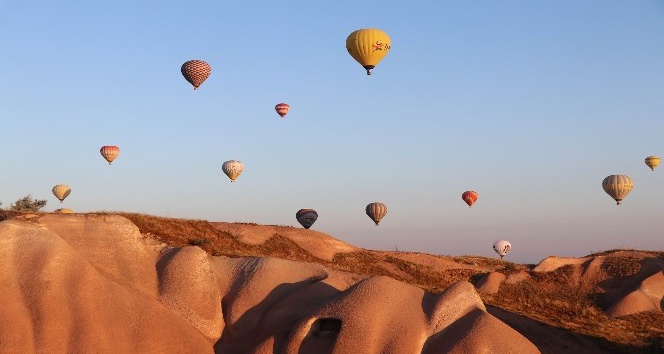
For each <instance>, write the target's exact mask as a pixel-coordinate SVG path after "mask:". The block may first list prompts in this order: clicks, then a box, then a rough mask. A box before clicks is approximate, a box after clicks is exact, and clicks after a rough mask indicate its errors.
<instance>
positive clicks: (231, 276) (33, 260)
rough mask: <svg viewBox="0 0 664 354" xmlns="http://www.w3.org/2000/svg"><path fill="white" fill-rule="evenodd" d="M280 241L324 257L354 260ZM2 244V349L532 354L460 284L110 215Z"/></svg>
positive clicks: (9, 235) (46, 221)
mask: <svg viewBox="0 0 664 354" xmlns="http://www.w3.org/2000/svg"><path fill="white" fill-rule="evenodd" d="M231 231H233V230H231ZM282 231H283V230H282ZM267 233H272V234H273V233H274V232H273V230H271V231H267ZM284 233H285V235H284V236H286V237H289V238H291V239H292V240H293V241H294V242H296V243H298V245H300V246H301V247H302V248H303V249H306V250H311V251H310V252H312V254H316V255H317V256H318V257H320V258H321V259H331V255H332V256H333V254H334V253H337V252H352V251H353V250H354V249H355V248H354V247H352V246H350V245H347V244H344V243H343V242H340V241H337V240H334V239H333V238H331V237H330V238H329V239H327V240H326V241H324V242H322V243H319V242H312V241H311V240H310V239H306V237H301V235H302V234H301V233H298V234H297V235H296V234H293V235H289V234H288V232H284ZM256 234H259V236H256V235H254V233H253V232H246V233H245V234H244V236H241V237H242V238H243V239H244V240H245V242H258V241H257V240H259V239H260V237H261V236H260V232H256ZM0 235H1V237H0V296H1V298H2V299H3V301H2V302H0V328H1V330H0V351H1V352H20V353H31V352H49V353H72V352H98V353H131V352H142V353H164V352H170V353H206V352H218V353H400V354H401V353H488V352H491V353H509V352H512V353H537V352H538V350H537V348H536V347H535V346H534V345H533V344H532V343H531V342H530V341H528V340H527V339H526V338H525V337H524V336H522V335H521V334H519V333H518V332H516V331H515V330H513V329H512V328H511V327H509V326H507V325H506V324H505V323H503V322H501V321H500V320H498V319H497V318H496V317H494V316H492V315H491V314H489V313H488V312H487V311H486V309H485V307H484V304H483V303H482V301H481V300H480V298H479V296H478V294H477V293H476V291H475V289H474V288H473V286H472V285H471V284H470V283H468V282H459V283H457V284H455V285H453V286H451V287H449V288H448V289H447V290H446V291H445V292H443V293H441V294H438V295H434V294H432V293H428V292H425V291H423V290H421V289H419V288H417V287H414V286H411V285H408V284H405V283H402V282H399V281H396V280H394V279H392V278H389V277H365V276H360V275H355V274H351V273H344V272H338V271H329V270H327V269H326V268H325V267H322V266H320V265H317V264H311V263H302V262H293V261H285V260H280V259H275V258H265V257H263V258H260V257H247V258H226V257H211V256H208V255H207V254H206V253H205V252H203V251H202V250H201V249H200V248H198V247H193V246H188V247H181V248H175V247H168V246H166V245H164V244H160V243H156V242H155V241H153V240H151V239H148V238H145V237H143V235H141V234H140V232H139V230H138V228H137V227H136V226H134V225H133V224H132V223H131V222H129V221H128V220H127V219H125V218H123V217H119V216H99V215H81V214H63V215H41V214H40V215H37V216H35V217H20V218H16V219H12V220H8V221H4V222H2V223H0ZM327 237H329V236H327ZM251 240H253V241H251ZM497 337H498V338H501V340H502V341H500V342H497V341H496V340H495V338H497ZM505 343H509V345H505Z"/></svg>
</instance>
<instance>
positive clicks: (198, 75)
mask: <svg viewBox="0 0 664 354" xmlns="http://www.w3.org/2000/svg"><path fill="white" fill-rule="evenodd" d="M180 72H182V76H184V78H185V79H186V80H187V81H189V83H190V84H192V85H194V90H198V87H199V86H201V84H203V81H205V80H207V78H208V77H209V76H210V73H211V72H212V67H210V65H209V64H208V63H206V62H204V61H202V60H189V61H187V62H185V63H184V64H182V67H181V68H180Z"/></svg>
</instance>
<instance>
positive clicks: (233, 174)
mask: <svg viewBox="0 0 664 354" xmlns="http://www.w3.org/2000/svg"><path fill="white" fill-rule="evenodd" d="M221 169H222V170H223V171H224V173H225V174H226V176H228V178H230V179H231V182H235V180H236V179H237V178H238V177H239V176H240V174H241V173H242V171H244V164H242V162H240V161H237V160H229V161H226V162H224V164H223V165H221Z"/></svg>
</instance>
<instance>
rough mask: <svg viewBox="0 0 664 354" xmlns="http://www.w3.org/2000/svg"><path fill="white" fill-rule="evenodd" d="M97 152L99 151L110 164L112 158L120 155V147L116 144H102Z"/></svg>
mask: <svg viewBox="0 0 664 354" xmlns="http://www.w3.org/2000/svg"><path fill="white" fill-rule="evenodd" d="M99 153H101V156H102V157H103V158H104V159H106V161H108V164H109V165H110V164H111V163H112V162H113V160H115V159H116V158H117V157H118V155H120V148H119V147H117V146H113V145H106V146H102V147H101V149H99Z"/></svg>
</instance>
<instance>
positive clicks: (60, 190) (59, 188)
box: [52, 184, 71, 203]
mask: <svg viewBox="0 0 664 354" xmlns="http://www.w3.org/2000/svg"><path fill="white" fill-rule="evenodd" d="M52 191H53V195H55V197H56V198H58V199H60V203H62V201H63V200H65V198H67V196H68V195H69V193H71V188H69V186H68V185H66V184H58V185H56V186H55V187H53V190H52Z"/></svg>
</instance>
